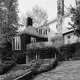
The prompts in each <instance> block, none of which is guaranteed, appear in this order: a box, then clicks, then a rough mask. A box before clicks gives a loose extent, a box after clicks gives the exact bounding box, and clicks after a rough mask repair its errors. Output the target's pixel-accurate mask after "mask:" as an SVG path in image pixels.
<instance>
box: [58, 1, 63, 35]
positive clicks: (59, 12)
mask: <svg viewBox="0 0 80 80" xmlns="http://www.w3.org/2000/svg"><path fill="white" fill-rule="evenodd" d="M63 15H64V0H58V1H57V18H58V20H57V25H56V28H57V31H58V35H60V36H62V21H63V20H62V16H63Z"/></svg>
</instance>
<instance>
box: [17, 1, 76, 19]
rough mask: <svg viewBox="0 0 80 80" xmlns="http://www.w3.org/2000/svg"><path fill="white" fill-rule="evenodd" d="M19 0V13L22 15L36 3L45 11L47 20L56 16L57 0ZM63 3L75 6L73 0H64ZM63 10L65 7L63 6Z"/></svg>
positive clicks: (67, 5)
mask: <svg viewBox="0 0 80 80" xmlns="http://www.w3.org/2000/svg"><path fill="white" fill-rule="evenodd" d="M18 1H19V10H20V13H19V15H20V16H21V15H24V14H25V13H26V12H27V11H32V7H34V6H35V5H36V4H38V5H39V6H40V7H42V8H43V9H44V10H46V11H47V14H48V20H52V19H54V18H56V17H57V0H18ZM64 5H65V6H66V7H67V8H68V7H69V6H70V5H72V6H75V0H64ZM65 12H67V9H66V8H65Z"/></svg>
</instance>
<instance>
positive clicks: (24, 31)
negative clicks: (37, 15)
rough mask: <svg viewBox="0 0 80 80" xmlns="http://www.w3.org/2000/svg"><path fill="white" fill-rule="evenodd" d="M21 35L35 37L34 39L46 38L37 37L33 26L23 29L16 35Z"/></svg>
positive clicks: (37, 34)
mask: <svg viewBox="0 0 80 80" xmlns="http://www.w3.org/2000/svg"><path fill="white" fill-rule="evenodd" d="M23 33H25V34H28V35H31V36H35V37H43V38H46V37H44V36H42V35H39V33H38V32H37V30H36V28H35V27H33V26H28V27H27V28H26V29H24V30H23V31H21V32H19V33H18V34H17V35H21V34H23Z"/></svg>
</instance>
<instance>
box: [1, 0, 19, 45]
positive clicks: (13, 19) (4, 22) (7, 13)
mask: <svg viewBox="0 0 80 80" xmlns="http://www.w3.org/2000/svg"><path fill="white" fill-rule="evenodd" d="M7 3H8V4H7ZM6 4H7V5H6ZM17 6H18V3H17V0H7V2H6V0H3V1H2V0H1V3H0V44H5V43H7V42H11V38H12V37H13V36H14V35H15V34H16V33H17V31H16V30H17V27H15V26H16V25H18V10H17Z"/></svg>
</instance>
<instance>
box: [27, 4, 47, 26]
mask: <svg viewBox="0 0 80 80" xmlns="http://www.w3.org/2000/svg"><path fill="white" fill-rule="evenodd" d="M26 15H27V17H31V18H32V19H33V25H34V26H35V27H39V26H41V25H42V24H44V23H45V21H47V19H48V16H47V12H46V11H45V10H44V9H43V8H41V7H39V6H38V5H35V6H34V7H33V8H32V12H30V11H28V12H27V13H26Z"/></svg>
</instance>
